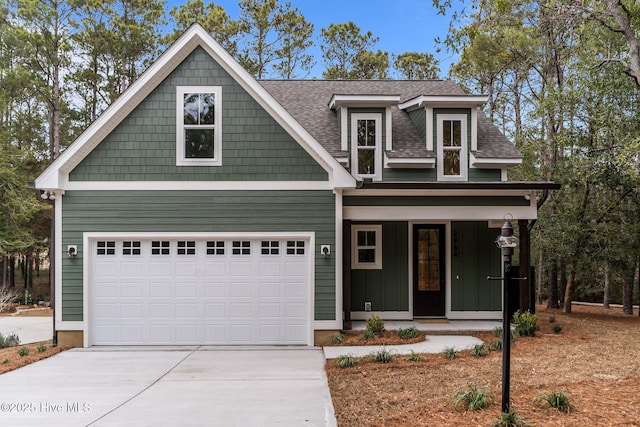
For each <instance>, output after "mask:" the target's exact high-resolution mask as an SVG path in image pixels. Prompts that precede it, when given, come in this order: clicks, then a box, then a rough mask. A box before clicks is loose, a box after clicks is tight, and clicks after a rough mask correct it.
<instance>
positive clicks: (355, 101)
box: [329, 94, 400, 110]
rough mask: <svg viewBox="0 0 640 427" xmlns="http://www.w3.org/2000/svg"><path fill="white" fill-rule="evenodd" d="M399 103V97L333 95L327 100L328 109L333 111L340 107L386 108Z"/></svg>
mask: <svg viewBox="0 0 640 427" xmlns="http://www.w3.org/2000/svg"><path fill="white" fill-rule="evenodd" d="M399 102H400V95H340V94H333V96H332V97H331V99H330V100H329V108H330V109H332V110H335V109H337V108H340V107H342V106H345V105H346V106H349V107H359V106H370V107H373V106H387V105H396V104H398V103H399Z"/></svg>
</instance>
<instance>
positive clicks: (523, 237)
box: [518, 219, 536, 313]
mask: <svg viewBox="0 0 640 427" xmlns="http://www.w3.org/2000/svg"><path fill="white" fill-rule="evenodd" d="M518 228H519V234H520V246H519V248H520V269H519V272H518V274H519V276H520V277H526V278H527V280H519V281H518V284H519V288H520V292H519V293H520V301H519V304H518V306H519V309H520V311H527V310H531V312H532V313H533V312H535V309H536V308H535V305H534V304H533V300H532V299H531V287H532V286H533V281H532V278H531V277H530V274H529V269H530V268H529V267H530V265H531V256H530V254H531V243H530V242H531V240H530V238H529V237H530V236H529V221H528V220H526V219H521V220H518Z"/></svg>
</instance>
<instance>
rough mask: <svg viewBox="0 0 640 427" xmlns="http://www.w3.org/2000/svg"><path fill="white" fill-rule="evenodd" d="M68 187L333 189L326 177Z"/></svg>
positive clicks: (78, 187) (72, 187)
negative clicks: (323, 178) (313, 179)
mask: <svg viewBox="0 0 640 427" xmlns="http://www.w3.org/2000/svg"><path fill="white" fill-rule="evenodd" d="M66 189H67V190H83V191H104V190H114V191H136V190H139V191H174V190H179V191H193V190H195V191H207V190H210V191H216V190H217V191H222V190H233V191H251V190H259V191H272V190H333V187H332V186H331V185H330V183H329V182H327V181H73V182H70V183H68V184H67V185H66Z"/></svg>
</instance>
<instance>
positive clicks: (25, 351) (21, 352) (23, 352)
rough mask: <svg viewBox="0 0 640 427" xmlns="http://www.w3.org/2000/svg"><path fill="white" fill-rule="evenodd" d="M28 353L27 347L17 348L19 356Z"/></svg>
mask: <svg viewBox="0 0 640 427" xmlns="http://www.w3.org/2000/svg"><path fill="white" fill-rule="evenodd" d="M28 354H29V349H28V348H25V347H22V348H21V349H20V350H18V356H20V357H24V356H27V355H28Z"/></svg>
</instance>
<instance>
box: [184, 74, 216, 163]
mask: <svg viewBox="0 0 640 427" xmlns="http://www.w3.org/2000/svg"><path fill="white" fill-rule="evenodd" d="M221 107H222V88H221V87H220V86H181V87H178V89H177V106H176V108H177V122H176V144H177V145H176V164H177V165H178V166H220V165H221V164H222V108H221Z"/></svg>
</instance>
